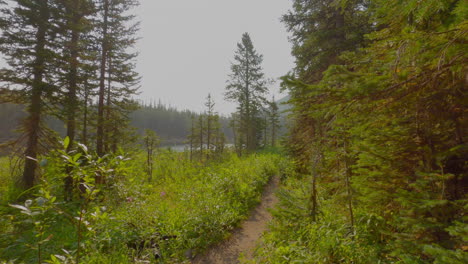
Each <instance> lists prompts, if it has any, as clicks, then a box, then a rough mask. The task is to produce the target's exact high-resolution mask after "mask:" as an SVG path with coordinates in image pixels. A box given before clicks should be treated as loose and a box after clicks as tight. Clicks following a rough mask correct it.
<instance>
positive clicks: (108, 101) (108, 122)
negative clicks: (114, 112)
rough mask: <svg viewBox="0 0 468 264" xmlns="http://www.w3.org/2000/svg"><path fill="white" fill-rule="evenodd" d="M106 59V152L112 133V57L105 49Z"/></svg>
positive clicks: (108, 148)
mask: <svg viewBox="0 0 468 264" xmlns="http://www.w3.org/2000/svg"><path fill="white" fill-rule="evenodd" d="M107 52H108V53H107V59H108V62H107V63H108V64H107V68H108V71H107V92H106V107H105V109H106V121H104V142H103V144H104V151H105V152H106V153H108V152H109V151H110V149H111V147H110V144H111V141H112V140H113V139H112V140H111V138H112V136H111V134H113V131H112V122H111V119H112V118H111V107H112V101H111V98H112V95H111V90H112V89H111V85H112V80H111V77H112V76H111V74H112V73H111V71H112V66H111V65H112V59H111V57H110V51H109V50H108V51H107Z"/></svg>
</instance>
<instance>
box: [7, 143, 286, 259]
mask: <svg viewBox="0 0 468 264" xmlns="http://www.w3.org/2000/svg"><path fill="white" fill-rule="evenodd" d="M62 156H63V155H62ZM62 156H60V155H56V156H55V157H49V158H48V159H47V162H43V163H47V165H45V166H43V167H42V174H43V178H44V182H43V183H42V185H41V186H40V188H37V189H36V190H34V191H33V192H32V194H30V196H29V199H28V200H26V201H25V202H24V201H22V202H21V203H19V202H16V205H15V206H14V207H12V206H9V205H8V204H6V203H4V204H2V207H1V214H2V220H1V225H2V227H3V228H2V231H0V232H1V235H0V248H1V250H0V256H1V259H2V260H4V261H12V260H15V261H14V262H13V263H39V262H40V261H42V262H45V261H49V262H50V263H76V262H80V263H135V261H137V262H138V261H141V262H145V261H150V262H151V263H181V262H184V261H188V259H189V258H190V257H192V256H194V255H196V254H199V253H201V252H203V251H204V250H205V249H206V248H207V247H209V246H210V245H212V244H214V243H216V242H218V241H220V240H222V239H224V238H225V237H226V236H228V234H229V231H230V230H232V229H233V228H234V227H236V226H237V225H238V224H239V222H240V221H241V220H243V219H244V218H246V216H247V215H248V214H249V211H250V209H251V208H252V207H253V206H254V205H256V203H257V202H258V201H259V199H260V196H261V193H262V189H263V187H264V186H265V184H266V183H267V182H268V181H269V179H270V178H271V176H273V175H275V174H277V173H279V170H280V167H281V164H282V162H281V158H280V156H279V155H276V154H259V155H252V156H249V157H244V158H238V157H237V156H235V155H231V154H227V155H226V156H225V157H223V159H222V160H219V161H213V162H209V163H205V164H200V163H196V162H193V163H192V162H190V161H188V160H187V158H186V157H187V155H186V154H184V153H174V152H163V153H159V154H158V155H157V157H156V158H155V171H154V173H153V175H152V176H153V177H152V180H151V181H150V180H149V177H148V175H147V173H146V172H145V159H144V155H142V154H139V153H137V154H134V155H131V157H125V156H115V157H108V158H106V159H105V160H97V159H96V160H95V162H94V163H93V162H88V164H90V165H86V166H84V167H85V169H82V167H83V164H81V167H74V168H73V171H74V172H76V174H77V175H78V174H79V175H81V176H80V177H84V178H83V179H84V180H83V182H85V183H86V184H87V190H85V191H84V192H82V193H81V194H80V193H77V194H75V197H74V199H73V201H71V202H65V201H64V199H65V197H66V196H67V195H66V194H64V193H63V186H62V185H63V179H64V177H65V174H64V173H63V171H64V169H63V163H64V160H63V159H64V157H62ZM69 159H71V160H73V156H72V155H71V156H70V157H69ZM79 159H80V157H78V158H77V160H79ZM96 171H100V173H103V174H105V175H106V179H107V180H106V182H105V183H104V184H101V185H98V184H95V182H94V181H93V179H94V175H93V173H96ZM88 181H89V182H88ZM80 196H81V198H77V197H80ZM10 203H13V201H10Z"/></svg>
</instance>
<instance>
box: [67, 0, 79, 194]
mask: <svg viewBox="0 0 468 264" xmlns="http://www.w3.org/2000/svg"><path fill="white" fill-rule="evenodd" d="M67 12H68V13H71V14H72V17H71V21H70V28H71V41H70V62H69V63H70V69H69V74H68V94H67V104H66V105H65V107H66V108H67V111H66V112H67V137H68V139H69V140H70V141H69V144H68V146H67V151H70V150H72V149H73V145H74V141H75V133H76V112H77V110H78V97H77V90H78V42H79V39H80V33H79V31H78V24H79V23H80V19H81V16H80V15H79V13H77V12H79V3H78V1H72V2H71V6H69V8H67ZM64 190H65V199H66V200H71V197H72V195H71V194H72V193H73V177H72V175H71V171H70V169H67V176H66V177H65V188H64Z"/></svg>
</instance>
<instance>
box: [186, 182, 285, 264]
mask: <svg viewBox="0 0 468 264" xmlns="http://www.w3.org/2000/svg"><path fill="white" fill-rule="evenodd" d="M278 186H279V177H278V176H275V177H273V179H272V180H271V181H270V182H269V183H268V185H267V186H266V187H265V191H264V192H263V195H262V200H261V203H260V204H259V205H258V206H257V207H256V208H255V209H254V210H253V211H252V213H251V215H250V217H249V219H247V220H246V221H244V222H243V223H242V224H241V226H240V227H239V228H237V229H236V230H234V232H233V233H232V235H231V236H230V237H229V238H228V239H227V240H225V241H224V242H221V243H220V244H219V245H217V246H215V247H213V248H211V249H209V250H208V251H207V252H206V253H205V254H204V255H199V256H197V257H195V259H194V260H193V261H192V263H193V264H234V263H239V260H238V259H239V257H240V256H243V258H244V259H251V258H252V257H253V253H254V249H255V247H256V246H257V243H258V241H259V239H260V237H261V236H262V234H263V233H264V232H265V231H266V230H267V228H268V222H269V221H270V220H271V219H272V216H271V214H270V212H269V211H268V209H270V208H273V207H274V206H275V205H276V204H277V203H278V198H277V197H276V196H275V191H276V189H277V188H278Z"/></svg>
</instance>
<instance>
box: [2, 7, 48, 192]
mask: <svg viewBox="0 0 468 264" xmlns="http://www.w3.org/2000/svg"><path fill="white" fill-rule="evenodd" d="M9 5H10V6H9V7H4V8H2V10H1V11H2V17H3V19H2V20H1V22H0V26H2V28H1V29H2V35H1V37H0V52H1V53H2V54H3V55H4V58H5V60H6V62H7V63H8V65H9V67H8V68H6V69H3V70H2V74H1V76H0V78H1V80H0V81H1V82H2V83H4V84H6V85H7V86H8V87H9V88H10V90H9V91H10V92H11V93H10V95H12V96H9V98H7V101H10V102H13V103H17V104H24V105H26V112H27V117H26V119H25V120H24V122H23V124H22V127H21V131H22V132H23V133H24V136H23V137H22V138H21V139H23V138H24V139H25V141H26V142H25V144H24V146H25V150H24V153H23V155H24V157H25V161H24V170H23V174H22V183H23V185H24V187H25V188H31V187H32V186H33V185H34V183H35V181H36V176H35V174H36V169H37V160H36V159H37V157H38V154H40V153H41V152H43V151H44V147H46V146H47V136H46V135H47V134H48V133H46V130H45V128H44V125H43V119H44V116H45V114H46V112H47V111H48V110H49V109H48V108H46V102H47V101H49V103H50V101H51V100H50V99H51V98H52V97H53V96H55V95H56V94H57V88H56V86H55V85H54V84H55V83H56V76H54V73H55V70H54V64H55V58H56V57H57V55H56V47H55V43H54V41H55V40H54V37H55V34H56V33H55V28H56V20H55V19H54V17H53V14H54V13H55V11H54V10H55V9H56V6H55V3H54V2H53V1H50V0H22V1H11V2H10V3H9ZM49 107H50V108H52V107H53V106H52V105H50V104H49ZM20 141H22V140H20ZM21 143H22V142H21Z"/></svg>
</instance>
